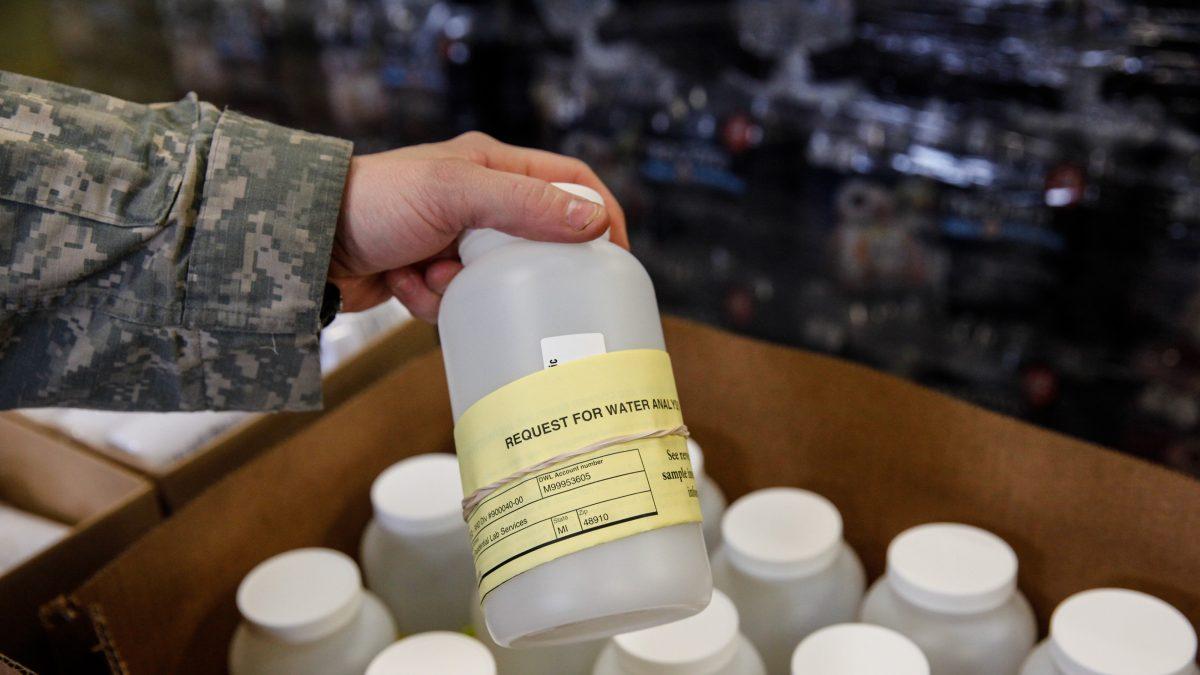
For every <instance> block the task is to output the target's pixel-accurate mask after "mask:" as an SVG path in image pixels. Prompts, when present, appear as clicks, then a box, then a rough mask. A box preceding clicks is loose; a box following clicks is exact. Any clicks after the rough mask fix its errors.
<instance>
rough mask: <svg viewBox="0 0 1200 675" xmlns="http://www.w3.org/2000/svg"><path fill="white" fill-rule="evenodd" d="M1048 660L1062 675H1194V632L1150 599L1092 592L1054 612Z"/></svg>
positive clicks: (1071, 599)
mask: <svg viewBox="0 0 1200 675" xmlns="http://www.w3.org/2000/svg"><path fill="white" fill-rule="evenodd" d="M1050 657H1051V659H1052V660H1053V661H1054V663H1055V665H1057V666H1058V667H1059V669H1061V670H1062V671H1063V673H1065V674H1066V675H1130V674H1132V675H1182V674H1183V673H1190V672H1194V671H1193V670H1191V668H1194V663H1195V659H1196V631H1195V630H1194V629H1193V628H1192V625H1191V624H1190V623H1188V620H1187V617H1185V616H1184V615H1183V613H1182V612H1180V611H1179V610H1177V609H1175V608H1174V607H1172V606H1171V605H1169V604H1167V603H1165V602H1163V601H1162V600H1159V599H1158V598H1156V597H1154V596H1152V595H1147V594H1145V593H1139V592H1137V591H1130V590H1125V589H1121V588H1100V589H1094V590H1090V591H1083V592H1082V593H1076V594H1075V595H1072V596H1071V597H1069V598H1067V599H1066V600H1064V601H1063V602H1062V603H1061V604H1060V605H1059V606H1058V608H1057V609H1055V610H1054V614H1053V616H1051V617H1050Z"/></svg>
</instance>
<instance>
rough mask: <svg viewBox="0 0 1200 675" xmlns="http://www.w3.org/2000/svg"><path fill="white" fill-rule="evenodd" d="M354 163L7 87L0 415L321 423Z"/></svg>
mask: <svg viewBox="0 0 1200 675" xmlns="http://www.w3.org/2000/svg"><path fill="white" fill-rule="evenodd" d="M350 152H351V147H350V144H349V143H348V142H346V141H342V140H338V139H333V138H328V137H324V136H318V135H315V134H309V133H304V132H300V131H294V130H291V129H286V128H283V127H280V126H276V125H273V124H269V123H266V122H263V121H260V120H255V119H252V118H250V117H246V116H244V115H241V114H238V113H236V112H232V111H228V110H226V111H221V110H219V109H217V108H215V107H213V106H212V105H210V104H207V103H202V102H200V101H198V100H197V98H196V96H195V95H194V94H189V95H188V96H187V97H185V98H183V99H182V100H180V101H178V102H175V103H169V104H157V105H142V104H137V103H130V102H127V101H122V100H119V99H116V98H112V97H109V96H103V95H100V94H96V93H92V92H88V91H84V90H81V89H76V88H72V87H67V86H63V85H57V84H53V83H49V82H44V81H42V80H37V79H34V78H29V77H24V76H20V75H14V74H11V73H4V72H0V408H12V407H25V406H47V405H69V406H80V407H94V408H107V409H114V410H132V409H141V410H196V409H241V410H299V409H312V408H316V407H319V406H320V402H321V386H320V378H321V375H320V364H319V361H320V359H319V355H318V332H319V321H320V320H319V317H318V314H319V311H320V303H321V298H322V293H323V290H324V285H325V277H326V273H327V270H328V266H329V256H330V250H331V247H332V243H333V234H334V228H335V224H336V222H337V215H338V210H339V208H340V204H341V198H342V191H343V188H344V183H345V177H346V171H347V167H348V163H349V158H350Z"/></svg>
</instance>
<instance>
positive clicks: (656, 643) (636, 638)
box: [613, 590, 738, 675]
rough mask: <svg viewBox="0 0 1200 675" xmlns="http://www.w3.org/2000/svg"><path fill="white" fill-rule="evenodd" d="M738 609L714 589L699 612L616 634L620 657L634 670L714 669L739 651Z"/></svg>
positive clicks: (680, 672) (665, 674)
mask: <svg viewBox="0 0 1200 675" xmlns="http://www.w3.org/2000/svg"><path fill="white" fill-rule="evenodd" d="M737 637H738V613H737V609H736V608H735V607H734V606H733V602H732V601H731V600H730V599H729V598H728V597H727V596H726V595H725V594H724V593H722V592H721V591H718V590H714V591H713V593H712V600H711V601H710V602H709V604H708V607H706V608H704V610H703V611H701V612H700V613H699V614H694V615H692V616H689V617H688V618H686V619H680V620H679V621H673V622H671V623H668V624H664V625H661V626H655V627H653V628H646V629H644V630H639V631H634V632H632V633H622V634H621V635H618V636H616V637H614V638H613V644H614V645H615V646H616V652H617V660H618V662H620V663H621V664H622V665H623V666H624V667H625V668H627V669H628V670H629V671H630V672H634V673H643V672H652V673H654V674H655V675H689V674H690V673H696V672H705V673H707V672H712V671H713V670H715V669H717V668H719V667H720V666H722V665H724V664H726V663H727V662H728V661H729V660H730V659H732V658H733V657H734V655H735V654H736V653H737V647H738V643H737Z"/></svg>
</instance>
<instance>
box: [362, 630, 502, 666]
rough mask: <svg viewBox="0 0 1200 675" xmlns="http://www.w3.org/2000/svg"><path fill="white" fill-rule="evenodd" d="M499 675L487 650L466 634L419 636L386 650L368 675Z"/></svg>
mask: <svg viewBox="0 0 1200 675" xmlns="http://www.w3.org/2000/svg"><path fill="white" fill-rule="evenodd" d="M442 673H444V674H445V675H496V662H495V661H494V660H493V659H492V655H491V654H490V653H488V650H487V648H486V647H484V646H483V645H482V644H480V643H479V641H478V640H475V639H474V638H471V637H468V636H466V635H463V634H462V633H452V632H449V631H432V632H429V633H418V634H416V635H411V636H409V637H406V638H404V639H403V640H400V641H399V642H397V643H396V644H394V645H392V646H391V647H388V648H387V649H385V650H383V651H382V652H380V653H379V655H378V656H376V657H375V658H374V659H373V660H372V661H371V665H369V666H367V672H366V675H435V674H437V675H440V674H442Z"/></svg>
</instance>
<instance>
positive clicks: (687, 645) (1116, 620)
mask: <svg viewBox="0 0 1200 675" xmlns="http://www.w3.org/2000/svg"><path fill="white" fill-rule="evenodd" d="M690 446H691V447H690V451H691V454H692V457H693V462H694V464H695V465H696V468H697V477H698V479H700V480H698V485H699V487H700V491H701V494H702V495H703V494H704V493H705V492H706V491H708V492H712V493H716V495H717V496H718V497H719V501H716V502H715V503H716V504H717V506H716V507H715V508H714V507H710V508H714V510H715V511H717V512H718V513H719V512H720V511H721V508H722V507H724V502H723V497H721V496H720V494H719V488H716V487H715V485H712V487H707V485H711V481H708V480H707V479H705V478H704V477H703V474H702V470H701V467H702V466H703V458H702V457H703V456H702V454H701V453H700V452H699V448H698V446H696V445H695V444H694V443H692V444H690ZM461 497H462V490H461V484H460V482H459V475H458V468H457V464H456V462H455V460H454V458H453V457H452V456H450V455H446V454H430V455H418V456H415V457H412V458H409V459H406V460H403V461H401V462H399V463H397V464H396V465H394V466H392V467H390V468H389V469H388V470H386V471H385V472H383V473H382V474H381V475H380V476H379V477H378V478H377V480H376V481H375V483H374V485H373V486H372V490H371V502H372V505H373V507H374V512H375V515H374V518H373V519H372V521H371V523H370V524H369V525H368V527H367V529H366V531H365V532H364V536H363V540H362V549H361V553H362V561H363V568H364V573H365V575H366V580H367V587H368V588H369V589H370V590H371V591H373V592H374V595H373V594H372V593H371V592H367V591H364V590H363V589H362V588H361V582H360V581H359V579H358V571H357V568H356V567H355V566H354V563H353V561H351V560H350V559H349V558H347V557H345V556H344V555H342V554H339V553H334V552H331V551H321V550H312V549H308V550H302V551H297V552H292V553H289V554H284V555H282V556H277V557H276V558H273V559H271V560H268V561H267V562H265V563H263V564H262V565H260V566H259V568H256V569H255V570H254V572H252V573H251V574H250V575H249V576H247V578H246V580H245V581H244V582H243V586H242V588H241V589H240V590H239V594H238V604H239V608H240V609H241V610H242V613H243V617H244V619H245V621H244V623H243V627H242V628H241V629H239V632H238V636H237V638H235V641H234V645H233V648H232V650H231V660H230V664H231V670H232V671H233V672H234V673H235V675H237V673H239V672H240V673H248V672H263V673H271V672H295V673H306V672H343V671H340V670H336V669H334V668H332V667H331V666H330V665H329V662H328V661H326V660H325V659H326V657H327V656H328V655H329V654H330V653H332V652H334V651H337V652H338V653H339V656H338V657H337V658H339V659H340V660H341V661H342V662H349V661H353V665H352V666H350V669H349V670H348V671H345V672H362V671H361V670H355V669H356V668H361V667H362V666H363V664H364V663H365V661H364V659H368V660H369V659H370V658H371V656H372V655H373V654H374V653H375V652H377V651H378V650H379V649H382V647H383V646H386V644H387V643H389V642H390V641H391V639H392V637H393V635H394V633H395V631H396V628H397V627H398V628H399V633H400V634H401V635H408V634H425V633H426V632H428V631H440V633H433V634H432V635H439V634H441V635H443V636H444V635H445V634H446V631H458V630H460V629H462V628H464V627H466V626H468V625H472V626H473V628H474V631H475V634H476V635H477V636H478V638H479V641H478V642H476V643H473V644H474V645H475V646H477V647H480V648H481V649H484V650H485V651H488V652H490V654H491V657H490V659H489V663H493V664H494V665H491V666H490V667H491V668H493V669H495V671H496V672H498V673H499V675H551V674H554V675H561V674H570V673H586V672H594V673H595V674H596V675H620V674H624V673H629V674H630V675H660V674H661V675H672V674H674V673H697V674H700V673H703V674H704V675H743V674H745V675H757V674H759V673H763V672H765V673H772V674H774V673H786V672H789V671H790V672H793V673H795V674H796V675H858V674H859V673H863V674H864V675H865V674H867V673H875V672H889V673H897V674H903V675H907V674H908V673H912V674H913V675H921V674H922V673H932V674H933V675H959V674H966V673H989V674H990V673H995V674H997V675H1018V673H1020V675H1097V674H1105V673H1125V672H1128V673H1133V674H1137V675H1140V674H1142V673H1145V674H1146V675H1151V674H1153V675H1200V671H1197V670H1196V668H1195V665H1194V658H1195V653H1196V636H1195V633H1194V631H1193V630H1192V627H1191V626H1190V625H1189V624H1188V622H1187V620H1186V618H1184V617H1183V615H1182V614H1181V613H1179V612H1178V611H1177V610H1175V609H1173V608H1171V607H1170V606H1169V605H1167V604H1165V603H1163V602H1161V601H1159V600H1157V599H1155V598H1152V597H1151V596H1147V595H1144V594H1141V593H1134V592H1132V591H1121V590H1113V589H1108V590H1099V591H1089V592H1087V593H1082V594H1079V595H1078V596H1074V597H1072V598H1071V599H1069V600H1068V601H1066V602H1064V603H1063V605H1062V606H1060V608H1059V610H1058V611H1056V612H1055V615H1054V618H1053V620H1052V628H1051V636H1050V638H1049V639H1048V640H1047V641H1046V642H1045V643H1043V644H1042V645H1041V646H1039V647H1038V648H1037V649H1036V650H1033V652H1032V655H1030V652H1031V649H1032V648H1033V643H1034V639H1035V635H1036V625H1035V622H1034V618H1033V613H1032V610H1031V609H1030V607H1029V604H1028V602H1027V601H1026V600H1025V598H1024V596H1023V595H1022V594H1021V593H1020V591H1019V590H1017V587H1016V578H1017V569H1018V565H1017V558H1016V554H1015V552H1014V551H1013V550H1012V548H1011V547H1010V546H1008V544H1007V543H1005V542H1004V541H1003V540H1002V539H1001V538H999V537H997V536H995V535H994V534H991V533H989V532H987V531H985V530H981V529H979V528H975V527H972V526H968V525H961V524H953V523H934V524H927V525H921V526H917V527H914V528H911V529H910V530H907V531H905V532H902V533H901V534H900V535H898V536H897V537H896V538H895V539H894V540H893V541H892V543H891V545H890V546H889V548H888V555H887V569H886V573H885V574H884V576H883V577H881V578H880V579H879V580H877V581H876V582H875V583H874V584H873V585H872V586H871V588H870V590H869V591H868V592H867V593H866V594H865V597H864V586H865V578H864V573H863V568H862V565H861V563H860V562H859V559H858V557H857V556H856V555H855V553H854V551H853V550H852V549H851V548H850V547H849V545H848V544H847V543H846V542H845V541H844V539H843V531H842V530H843V524H842V518H841V515H840V514H839V512H838V510H837V508H836V507H835V506H834V505H833V504H832V503H830V502H829V501H828V500H827V499H825V498H823V497H821V496H819V495H816V494H814V493H812V492H808V491H805V490H800V489H796V488H768V489H765V490H759V491H756V492H752V493H750V494H748V495H746V496H744V497H742V498H741V499H739V500H737V501H736V502H734V503H733V504H732V505H730V506H729V507H728V509H726V510H725V512H724V514H723V516H721V517H719V520H718V522H719V524H720V537H721V539H722V541H723V543H722V544H721V545H720V546H719V547H717V550H716V552H715V553H714V555H713V564H712V570H713V578H714V583H715V586H716V588H717V589H719V590H718V591H715V592H714V595H713V598H714V599H713V601H712V602H711V603H710V604H709V606H708V608H707V609H705V610H704V611H703V612H701V613H699V614H697V615H694V616H692V617H689V618H687V619H683V620H680V621H677V622H674V623H669V624H666V625H663V626H657V627H653V628H648V629H645V630H639V631H634V632H631V633H626V634H622V635H619V636H617V637H615V638H613V639H611V640H591V641H585V642H580V643H573V644H562V645H553V646H542V647H533V648H523V649H510V648H506V647H501V646H499V645H497V644H496V643H495V641H494V640H492V639H491V636H490V634H489V628H488V627H487V625H486V622H485V621H484V619H483V614H482V612H481V610H480V607H479V602H478V600H477V598H476V596H475V595H474V572H473V567H472V563H471V557H470V552H469V550H468V548H467V543H466V542H467V535H466V531H465V525H464V524H463V522H462V517H461V508H460V504H459V502H460V500H461ZM713 503H714V502H712V501H710V502H709V504H713ZM706 515H708V514H706ZM714 519H715V518H714ZM707 526H708V523H706V529H707ZM288 561H290V562H288ZM285 563H287V564H285ZM301 576H307V577H308V581H307V582H306V583H304V584H300V583H299V581H298V579H299V577H301ZM268 577H269V578H272V579H274V580H273V581H271V582H270V583H267V582H264V581H262V579H263V578H268ZM256 579H258V580H257V581H256ZM311 582H315V586H314V585H310V583H311ZM289 584H291V585H289ZM297 588H302V589H303V593H300V592H298V591H297V590H296V589H297ZM263 589H267V590H263ZM314 590H315V592H314ZM268 591H270V592H274V593H279V594H282V597H283V598H288V597H291V596H295V598H296V599H294V600H288V599H276V600H271V597H272V596H271V595H270V592H268ZM375 595H377V596H379V597H380V598H382V600H383V604H381V603H380V602H379V601H378V600H375ZM338 598H340V599H341V600H340V601H337V599H338ZM273 602H274V603H282V604H280V605H278V606H276V605H273V604H272V603H273ZM322 603H323V604H322ZM349 605H354V606H355V608H356V609H354V610H353V611H351V610H350V609H348V608H347V607H348V606H349ZM384 606H386V609H385V610H384V611H383V612H379V611H376V610H377V609H378V608H380V607H384ZM273 607H274V608H275V609H272V608H273ZM322 607H324V609H322ZM272 612H275V613H274V614H273V613H272ZM306 612H307V614H306ZM289 613H290V614H289ZM739 613H740V619H739V616H738V615H739ZM350 614H354V616H356V617H358V618H356V619H352V618H348V617H349V615H350ZM284 615H290V616H291V618H286V617H285V616H284ZM318 615H321V616H318ZM305 617H308V618H305ZM856 620H857V621H861V622H863V623H852V622H853V621H856ZM310 624H311V625H310ZM371 626H376V628H375V629H371V628H370V627H371ZM379 626H383V627H384V628H385V630H380V629H379V628H378V627H379ZM347 630H349V631H350V632H354V631H360V632H362V634H363V635H369V636H371V638H372V639H371V640H364V639H362V638H361V637H360V638H356V639H354V640H353V641H352V642H353V643H354V644H356V645H359V646H362V645H365V644H369V645H370V646H369V647H367V648H365V649H362V650H360V651H355V650H353V649H351V650H348V651H343V650H344V649H345V647H344V644H343V643H342V642H340V641H342V640H345V637H344V635H343V633H344V632H346V631H347ZM414 639H415V638H412V637H410V638H407V640H414ZM438 639H442V640H443V641H444V640H446V639H448V638H444V637H443V638H436V639H435V638H433V637H430V638H429V640H430V641H431V642H430V643H429V644H436V643H437V640H438ZM405 642H406V641H402V643H405ZM407 644H408V645H409V646H408V647H405V648H403V649H402V648H401V647H400V646H399V645H397V646H395V647H394V648H392V649H390V650H389V652H388V653H398V652H404V653H407V651H408V650H412V649H414V647H413V643H411V642H407ZM421 644H424V643H421ZM329 645H334V646H333V647H330V646H329ZM429 649H430V650H432V651H437V650H436V649H435V648H433V647H429ZM464 653H467V654H469V653H470V650H467V651H466V652H464ZM247 655H249V657H247ZM914 655H915V656H914ZM245 658H250V659H251V661H254V660H255V659H260V660H261V659H266V660H267V661H272V660H277V661H278V664H279V665H278V667H277V668H276V667H273V666H272V667H255V668H249V669H247V668H244V667H242V668H240V669H239V666H238V665H237V664H238V663H240V662H241V661H239V659H245ZM388 662H390V661H388ZM885 663H886V664H888V665H886V666H881V665H880V664H885ZM1022 663H1024V666H1023V668H1024V669H1023V670H1022ZM304 664H316V665H313V666H312V668H313V669H312V670H308V669H306V668H308V667H309V665H304ZM1128 664H1147V665H1146V666H1145V667H1143V668H1137V667H1134V666H1131V665H1130V666H1129V667H1126V665H1128ZM1149 664H1155V665H1153V667H1151V666H1150V665H1149ZM1159 664H1161V667H1160V665H1159ZM873 668H874V670H873ZM880 668H885V670H883V671H881V670H879V669H880ZM372 672H379V673H386V672H392V671H372ZM395 672H399V673H404V672H408V671H403V670H397V671H395ZM441 672H451V671H441ZM453 672H457V671H453ZM462 672H464V673H466V672H474V671H473V670H468V669H466V667H465V666H464V667H463V670H462ZM480 672H484V671H480Z"/></svg>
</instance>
